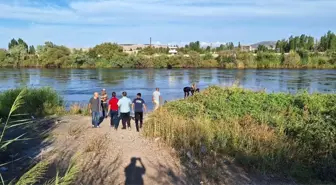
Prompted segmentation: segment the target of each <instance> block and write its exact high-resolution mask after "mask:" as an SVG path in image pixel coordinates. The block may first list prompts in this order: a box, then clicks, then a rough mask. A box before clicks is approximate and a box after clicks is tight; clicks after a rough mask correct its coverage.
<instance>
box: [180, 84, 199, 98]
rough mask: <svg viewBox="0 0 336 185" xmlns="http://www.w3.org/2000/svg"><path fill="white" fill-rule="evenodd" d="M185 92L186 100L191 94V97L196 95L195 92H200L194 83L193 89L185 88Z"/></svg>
mask: <svg viewBox="0 0 336 185" xmlns="http://www.w3.org/2000/svg"><path fill="white" fill-rule="evenodd" d="M183 92H184V98H186V97H188V96H189V95H190V94H189V93H191V95H194V93H195V92H199V88H197V87H196V84H195V83H193V84H192V85H191V87H184V88H183Z"/></svg>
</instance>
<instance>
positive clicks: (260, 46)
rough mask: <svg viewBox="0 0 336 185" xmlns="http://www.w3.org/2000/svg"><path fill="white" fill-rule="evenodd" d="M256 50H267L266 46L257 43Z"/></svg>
mask: <svg viewBox="0 0 336 185" xmlns="http://www.w3.org/2000/svg"><path fill="white" fill-rule="evenodd" d="M257 51H261V52H266V51H268V48H267V47H266V46H264V45H259V46H258V48H257Z"/></svg>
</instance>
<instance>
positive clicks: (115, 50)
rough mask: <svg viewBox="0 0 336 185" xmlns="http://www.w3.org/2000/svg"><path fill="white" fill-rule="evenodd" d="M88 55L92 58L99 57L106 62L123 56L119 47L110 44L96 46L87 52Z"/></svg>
mask: <svg viewBox="0 0 336 185" xmlns="http://www.w3.org/2000/svg"><path fill="white" fill-rule="evenodd" d="M88 54H89V56H90V57H92V58H97V57H100V58H103V59H107V60H110V59H112V58H113V57H114V56H117V55H125V53H123V48H122V47H121V46H119V45H118V44H115V43H110V42H106V43H102V44H99V45H96V46H95V47H94V48H92V49H90V50H89V52H88Z"/></svg>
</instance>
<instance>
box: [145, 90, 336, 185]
mask: <svg viewBox="0 0 336 185" xmlns="http://www.w3.org/2000/svg"><path fill="white" fill-rule="evenodd" d="M197 115H198V116H197ZM335 120H336V95H335V94H308V93H306V92H303V93H300V94H297V95H291V94H285V93H277V94H267V93H265V92H253V91H248V90H244V89H240V88H226V89H222V88H219V87H210V88H208V89H206V90H204V92H202V93H200V94H196V95H194V96H192V97H189V98H187V99H186V100H179V101H174V102H170V103H168V104H166V105H165V106H164V107H162V108H161V109H159V110H158V111H157V112H156V113H155V114H153V115H151V116H150V119H149V120H148V122H147V124H146V125H145V127H146V128H145V129H144V131H145V134H146V135H147V136H152V137H161V138H163V139H164V140H165V141H166V142H167V143H168V144H170V145H172V146H173V147H175V148H176V149H177V150H178V151H180V152H181V154H182V156H183V155H184V154H186V152H187V151H189V152H190V153H192V154H193V155H195V157H196V158H198V159H204V158H207V157H212V158H215V159H217V158H218V159H219V158H220V156H227V155H230V156H232V157H234V158H235V159H236V161H237V162H239V163H241V164H242V165H244V166H246V167H249V168H252V169H258V170H260V171H263V172H271V173H272V172H274V173H279V172H280V173H281V174H283V175H291V176H293V177H296V178H297V179H299V180H303V181H307V180H310V179H320V180H326V181H333V182H336V178H335V177H336V169H335V165H336V158H335V156H336V122H335ZM204 149H205V151H207V152H202V151H204Z"/></svg>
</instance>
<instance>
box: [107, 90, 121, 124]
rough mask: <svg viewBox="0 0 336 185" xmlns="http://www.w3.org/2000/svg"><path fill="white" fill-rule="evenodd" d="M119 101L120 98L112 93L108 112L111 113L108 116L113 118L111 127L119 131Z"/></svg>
mask: <svg viewBox="0 0 336 185" xmlns="http://www.w3.org/2000/svg"><path fill="white" fill-rule="evenodd" d="M118 101H119V100H118V98H116V93H115V92H113V93H112V98H111V99H110V101H109V106H108V112H109V113H108V114H109V115H110V117H111V121H110V124H111V127H114V129H115V130H117V129H118V126H119V116H118V110H119V107H118Z"/></svg>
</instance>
